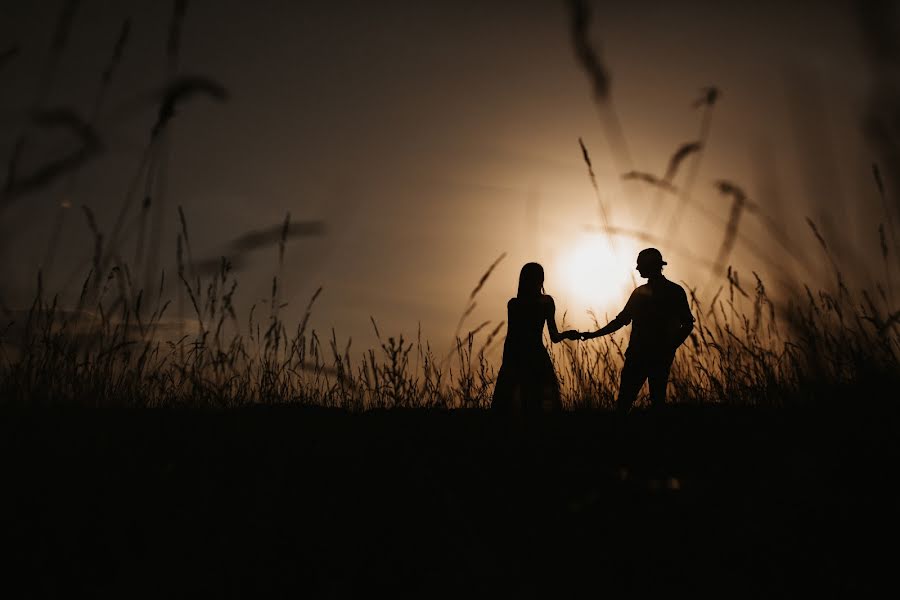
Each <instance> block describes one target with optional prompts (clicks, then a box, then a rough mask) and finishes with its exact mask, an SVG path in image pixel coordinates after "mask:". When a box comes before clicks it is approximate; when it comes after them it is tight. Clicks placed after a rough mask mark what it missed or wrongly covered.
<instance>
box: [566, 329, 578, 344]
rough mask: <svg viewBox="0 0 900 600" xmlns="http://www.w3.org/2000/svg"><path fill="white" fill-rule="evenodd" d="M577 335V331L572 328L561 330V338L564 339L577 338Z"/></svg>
mask: <svg viewBox="0 0 900 600" xmlns="http://www.w3.org/2000/svg"><path fill="white" fill-rule="evenodd" d="M578 335H579V333H578V332H577V331H575V330H574V329H569V330H568V331H563V332H562V338H563V339H564V340H573V341H574V340H577V339H578Z"/></svg>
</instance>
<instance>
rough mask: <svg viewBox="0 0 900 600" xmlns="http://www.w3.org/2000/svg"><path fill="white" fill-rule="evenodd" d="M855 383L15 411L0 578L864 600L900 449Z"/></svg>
mask: <svg viewBox="0 0 900 600" xmlns="http://www.w3.org/2000/svg"><path fill="white" fill-rule="evenodd" d="M862 392H863V390H861V391H860V396H859V397H853V398H851V397H846V396H843V397H842V400H843V401H842V402H840V404H836V405H835V406H834V408H829V406H828V403H827V402H823V403H821V404H819V405H818V406H817V407H816V408H810V409H803V408H794V409H778V410H775V409H759V408H729V407H715V406H701V407H692V406H673V407H669V408H667V409H666V410H665V411H663V412H660V413H658V414H654V413H648V412H637V413H636V414H633V415H631V416H630V417H629V418H628V420H627V422H625V423H622V424H617V423H616V422H615V421H614V416H613V415H612V414H611V413H607V412H603V411H592V412H572V413H565V414H563V415H560V416H558V417H556V418H553V419H550V420H544V421H542V422H532V423H524V422H518V423H513V422H510V421H505V420H500V419H498V418H496V416H495V415H492V414H491V413H487V412H484V411H480V410H472V411H440V410H408V411H407V410H391V411H383V412H380V411H374V412H368V413H362V414H351V413H347V412H344V411H338V410H326V409H315V408H301V407H271V408H267V407H259V408H246V409H233V410H224V411H215V410H196V411H194V410H176V409H159V410H153V409H149V410H148V409H141V410H134V411H128V410H122V409H110V410H103V409H99V410H72V411H64V410H54V411H40V410H34V409H30V410H28V411H22V412H14V411H10V410H8V409H7V410H5V411H4V413H3V415H2V419H0V428H2V431H0V444H2V447H0V456H2V461H3V467H2V472H3V493H2V497H3V502H4V504H6V507H5V508H4V509H3V510H2V511H0V515H2V519H3V525H2V528H3V531H4V546H5V547H6V548H7V550H8V551H10V554H8V555H7V556H8V557H11V558H12V560H10V558H7V559H6V560H5V561H4V569H5V570H6V569H8V571H7V573H8V576H6V577H4V582H5V585H6V586H12V585H14V584H15V580H16V579H21V580H22V582H24V584H25V585H26V586H27V588H26V589H27V590H30V591H31V592H32V593H33V594H34V595H38V596H44V595H53V596H66V597H69V596H73V595H75V594H76V593H86V594H87V595H88V597H93V596H98V595H103V596H115V597H123V598H127V597H135V596H150V597H170V596H173V595H181V594H191V595H195V594H203V595H204V596H210V597H222V596H229V595H240V596H242V597H254V596H256V595H258V594H268V593H274V592H283V591H285V590H287V591H289V592H290V595H291V596H296V597H334V596H364V595H365V596H373V595H376V594H377V595H378V596H381V595H392V594H396V593H413V594H416V595H419V596H421V597H433V596H445V595H454V596H458V595H463V594H465V595H470V594H479V595H480V593H483V592H490V593H493V594H499V595H501V596H503V597H572V596H575V595H578V596H588V595H590V596H592V597H597V596H603V595H606V594H609V593H612V594H613V595H616V596H621V595H631V594H641V593H648V594H649V593H653V594H654V595H655V594H656V593H659V594H664V595H668V594H671V595H677V596H682V595H685V594H690V593H695V592H703V593H706V594H715V595H716V596H719V597H723V598H741V597H766V598H773V597H798V596H804V597H805V596H809V595H812V594H821V593H825V594H827V595H834V596H839V597H848V598H850V597H859V596H860V595H861V594H867V593H873V592H874V591H875V590H876V589H878V587H879V586H880V585H881V584H883V583H884V582H885V581H888V582H891V585H892V586H893V585H895V582H894V581H892V580H893V579H895V573H896V571H895V569H896V558H897V552H896V545H895V542H896V530H895V528H894V527H893V524H892V521H893V519H894V517H895V514H896V511H897V506H898V504H897V499H898V495H897V493H896V492H895V491H894V487H895V484H896V483H897V481H896V480H897V473H898V469H897V464H898V459H900V444H898V439H897V424H898V418H897V417H898V413H900V411H898V409H897V408H896V406H894V405H893V404H889V403H888V402H881V403H876V404H873V403H872V402H871V401H870V400H868V398H870V397H871V396H870V394H869V393H868V391H867V392H866V393H865V394H864V395H863V394H862ZM872 393H876V392H875V391H872ZM576 592H577V594H576ZM7 597H12V596H7Z"/></svg>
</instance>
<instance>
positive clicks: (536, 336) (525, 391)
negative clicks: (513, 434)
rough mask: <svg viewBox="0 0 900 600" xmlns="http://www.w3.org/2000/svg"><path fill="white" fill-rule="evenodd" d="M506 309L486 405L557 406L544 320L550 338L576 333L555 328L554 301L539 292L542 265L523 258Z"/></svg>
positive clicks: (556, 385) (573, 337) (549, 408)
mask: <svg viewBox="0 0 900 600" xmlns="http://www.w3.org/2000/svg"><path fill="white" fill-rule="evenodd" d="M506 310H507V314H508V318H507V326H506V342H504V344H503V364H502V365H501V366H500V372H499V373H498V374H497V384H496V386H495V387H494V398H493V401H492V403H491V408H493V409H495V410H500V411H508V412H519V411H526V412H541V411H556V410H560V409H561V408H562V402H561V401H560V396H559V381H557V379H556V372H555V371H554V370H553V363H551V362H550V355H549V354H547V349H546V348H544V343H543V341H542V339H541V337H542V334H543V331H544V323H545V322H546V323H547V330H548V331H549V333H550V341H551V342H553V343H554V344H555V343H557V342H560V341H562V340H576V339H578V332H577V331H574V330H569V331H565V332H563V333H560V332H559V331H558V330H557V329H556V306H555V305H554V304H553V298H552V297H550V296H548V295H546V294H544V268H543V267H541V265H539V264H538V263H533V262H531V263H527V264H526V265H525V266H523V267H522V271H521V272H520V273H519V291H518V293H517V294H516V297H515V298H510V300H509V302H508V303H507V304H506Z"/></svg>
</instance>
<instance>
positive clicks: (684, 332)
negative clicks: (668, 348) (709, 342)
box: [673, 290, 694, 350]
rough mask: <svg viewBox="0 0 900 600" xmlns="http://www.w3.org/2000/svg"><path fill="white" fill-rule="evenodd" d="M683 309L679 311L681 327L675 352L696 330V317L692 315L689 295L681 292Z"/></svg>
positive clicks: (676, 340)
mask: <svg viewBox="0 0 900 600" xmlns="http://www.w3.org/2000/svg"><path fill="white" fill-rule="evenodd" d="M680 304H681V309H680V311H679V321H680V327H679V328H678V332H677V333H676V337H675V340H674V342H675V345H674V347H673V350H677V349H678V348H679V347H680V346H681V345H682V344H683V343H684V342H685V340H687V339H688V338H689V337H690V335H691V332H692V331H693V330H694V315H693V314H691V307H690V305H689V304H688V300H687V294H685V293H684V290H681V301H680Z"/></svg>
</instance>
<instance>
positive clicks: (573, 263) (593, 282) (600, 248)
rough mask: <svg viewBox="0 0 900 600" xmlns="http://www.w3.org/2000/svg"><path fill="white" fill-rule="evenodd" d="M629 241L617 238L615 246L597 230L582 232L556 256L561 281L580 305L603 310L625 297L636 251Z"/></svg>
mask: <svg viewBox="0 0 900 600" xmlns="http://www.w3.org/2000/svg"><path fill="white" fill-rule="evenodd" d="M632 246H633V245H632V244H628V243H627V242H626V241H624V240H617V242H616V244H615V246H611V245H610V243H609V242H608V241H607V240H605V239H604V238H603V237H602V236H600V235H597V234H585V235H584V236H583V237H581V238H579V239H577V240H575V241H574V243H573V245H572V246H570V247H569V248H567V249H565V250H564V251H563V252H562V253H561V254H560V256H559V259H558V266H557V268H558V269H559V272H560V274H561V275H562V284H563V285H564V286H565V288H566V292H567V294H568V295H570V297H571V298H572V299H573V300H574V301H576V302H578V303H579V304H581V305H583V307H584V308H589V309H594V310H598V311H603V310H607V309H614V306H613V305H616V304H618V303H619V302H620V301H622V300H624V299H625V298H626V297H627V294H628V292H629V291H630V290H631V289H632V287H633V285H634V284H633V279H632V275H633V274H635V272H634V260H635V258H634V257H635V256H636V254H637V250H635V249H634V248H633V247H632Z"/></svg>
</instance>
